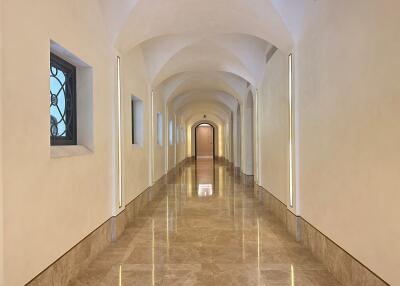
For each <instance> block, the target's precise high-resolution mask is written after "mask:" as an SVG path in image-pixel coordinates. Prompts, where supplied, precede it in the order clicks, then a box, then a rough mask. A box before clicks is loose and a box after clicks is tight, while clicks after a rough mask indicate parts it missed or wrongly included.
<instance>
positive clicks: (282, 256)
mask: <svg viewBox="0 0 400 286" xmlns="http://www.w3.org/2000/svg"><path fill="white" fill-rule="evenodd" d="M72 285H96V286H98V285H104V286H106V285H107V286H113V285H116V286H128V285H129V286H131V285H271V286H278V285H280V286H284V285H290V286H293V285H297V286H300V285H307V286H313V285H324V286H325V285H326V286H333V285H340V284H339V283H337V282H336V281H335V279H334V278H333V277H332V276H331V275H330V274H329V272H328V271H327V270H326V269H325V268H324V266H323V265H321V264H320V263H319V262H318V261H316V260H315V259H314V258H313V257H312V256H311V254H310V253H309V252H308V251H307V250H306V249H305V248H303V247H302V246H301V245H300V244H298V243H297V242H295V241H294V240H293V239H292V238H291V237H290V236H289V235H288V234H287V233H286V231H285V229H284V227H283V226H282V225H281V224H280V223H279V222H278V221H277V220H276V219H275V218H274V217H273V216H272V215H271V214H270V213H268V212H267V211H266V209H265V207H264V206H262V205H261V204H260V203H259V202H258V201H257V199H256V196H255V191H254V190H253V188H252V187H245V186H244V185H243V184H241V183H240V180H239V179H238V178H235V177H233V174H232V172H229V171H228V170H227V167H226V166H225V165H223V164H215V165H214V164H213V162H212V161H211V160H204V161H199V162H198V163H197V164H192V165H189V166H187V167H186V168H185V170H184V171H183V174H182V175H180V176H179V177H177V178H176V179H175V181H174V182H173V183H171V184H168V185H167V186H166V188H165V190H163V192H162V195H161V196H159V197H158V198H156V199H155V200H154V201H153V202H152V203H151V204H150V205H149V206H148V209H147V210H146V212H144V213H142V214H141V215H140V217H138V218H137V220H136V221H135V223H134V224H132V225H131V226H129V227H128V228H127V229H126V231H125V233H124V234H123V235H122V237H121V238H120V239H118V241H117V242H115V243H113V244H112V245H111V246H110V247H108V248H107V249H106V250H105V251H104V252H103V253H102V254H101V255H100V256H99V257H98V258H97V259H96V260H95V261H94V262H93V263H92V264H91V265H90V266H89V268H88V269H82V271H81V274H80V276H79V277H78V278H77V279H76V280H74V281H73V283H72Z"/></svg>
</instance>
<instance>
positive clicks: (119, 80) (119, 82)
mask: <svg viewBox="0 0 400 286" xmlns="http://www.w3.org/2000/svg"><path fill="white" fill-rule="evenodd" d="M117 86H118V197H119V198H118V199H119V203H118V206H119V207H120V208H121V207H122V150H121V149H122V148H121V145H122V142H121V141H122V140H121V59H120V57H117Z"/></svg>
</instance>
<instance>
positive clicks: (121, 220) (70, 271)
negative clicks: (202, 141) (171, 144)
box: [26, 158, 191, 286]
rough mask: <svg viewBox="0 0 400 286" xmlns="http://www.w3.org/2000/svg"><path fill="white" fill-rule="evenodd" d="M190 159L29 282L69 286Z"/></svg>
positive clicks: (41, 285)
mask: <svg viewBox="0 0 400 286" xmlns="http://www.w3.org/2000/svg"><path fill="white" fill-rule="evenodd" d="M190 160H191V158H188V159H185V160H183V161H182V162H180V163H179V164H178V165H177V166H176V167H175V168H173V169H171V170H170V171H169V172H168V174H166V175H164V176H162V177H161V178H160V179H159V180H157V181H156V182H155V183H154V184H153V186H152V187H150V188H147V189H146V190H144V191H143V192H142V193H141V194H140V195H139V196H137V197H136V198H135V199H133V200H132V201H131V202H129V203H128V204H127V205H126V206H125V209H124V210H123V211H122V212H120V213H119V214H118V215H117V216H114V217H111V218H110V219H108V220H107V221H106V222H105V223H103V224H102V225H101V226H99V227H98V228H97V229H96V230H95V231H93V232H92V233H90V234H89V235H88V236H87V237H85V238H84V239H83V240H81V241H80V242H79V243H78V244H76V245H75V246H74V247H73V248H71V249H70V250H69V251H68V252H66V253H65V254H64V255H63V256H61V257H60V258H59V259H58V260H56V261H55V262H54V263H53V264H51V265H50V266H49V267H47V268H46V269H45V270H43V271H42V272H41V273H40V274H38V275H37V276H36V277H35V278H33V279H32V280H31V281H30V282H28V283H27V284H26V285H28V286H43V285H52V286H65V285H68V283H69V281H71V280H72V279H73V278H74V277H76V276H77V274H78V273H79V271H80V270H81V269H83V268H85V266H87V265H89V263H90V262H91V261H93V259H94V258H95V257H96V256H97V255H98V254H99V253H100V252H101V251H102V250H103V249H104V248H105V247H107V246H108V245H109V244H110V243H111V242H112V241H115V240H116V239H117V238H118V237H120V236H121V235H122V233H123V232H124V230H125V228H126V227H127V225H128V224H130V223H132V222H133V221H134V220H135V218H136V217H137V216H138V214H139V213H140V212H141V211H143V210H144V209H145V208H146V206H147V204H148V203H150V202H151V201H152V200H154V199H155V198H156V197H157V195H158V194H160V192H161V191H162V188H163V187H164V186H165V185H166V184H167V183H168V182H172V181H173V180H174V178H175V177H176V176H177V175H178V174H180V172H182V170H183V167H184V166H185V164H187V163H188V162H190Z"/></svg>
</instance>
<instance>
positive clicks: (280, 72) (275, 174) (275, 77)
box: [258, 50, 289, 203]
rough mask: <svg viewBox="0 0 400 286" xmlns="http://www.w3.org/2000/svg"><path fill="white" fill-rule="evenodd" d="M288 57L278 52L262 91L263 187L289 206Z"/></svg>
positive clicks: (270, 63) (271, 62)
mask: <svg viewBox="0 0 400 286" xmlns="http://www.w3.org/2000/svg"><path fill="white" fill-rule="evenodd" d="M287 73H288V67H287V56H286V55H285V54H284V53H282V52H281V51H279V50H277V51H276V52H275V54H274V55H273V56H272V58H271V59H270V60H269V62H268V63H267V65H266V69H265V74H264V79H263V83H262V86H261V88H260V90H259V92H260V94H259V98H258V99H259V104H258V108H259V126H258V128H259V133H260V138H259V140H260V142H259V144H260V157H261V161H260V166H261V168H260V185H261V186H262V187H264V188H265V189H267V190H268V191H269V192H271V193H272V194H273V195H274V196H275V197H277V198H278V199H279V200H280V201H282V202H284V203H287V197H288V195H287V194H288V192H289V184H288V181H289V172H288V170H289V169H288V168H289V164H288V158H289V149H288V148H289V147H288V138H289V120H288V118H289V114H288V76H287Z"/></svg>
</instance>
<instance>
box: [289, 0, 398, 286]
mask: <svg viewBox="0 0 400 286" xmlns="http://www.w3.org/2000/svg"><path fill="white" fill-rule="evenodd" d="M306 11H307V12H306V15H305V17H304V19H305V21H306V22H305V29H304V31H303V36H302V38H301V41H300V42H299V44H298V47H297V49H296V50H295V59H296V62H295V65H296V66H297V71H296V85H297V87H298V88H297V93H298V96H296V100H297V104H298V111H299V112H300V118H299V120H300V122H299V127H300V129H299V130H298V132H297V134H299V133H300V139H299V140H300V146H299V148H300V149H299V151H300V162H299V164H300V192H301V197H300V198H301V201H300V203H301V208H300V209H301V214H302V216H303V217H304V218H305V219H306V220H308V221H309V222H310V223H311V224H313V225H314V226H316V227H317V228H318V229H319V230H320V231H322V232H323V233H324V234H326V235H327V236H329V237H330V238H331V239H333V241H335V242H336V243H337V244H339V245H340V246H342V247H343V248H344V249H345V250H346V251H348V252H349V253H351V254H352V255H353V256H354V257H355V258H357V259H358V260H360V261H361V262H362V263H363V264H365V265H366V266H367V267H369V268H370V269H371V270H372V271H374V272H375V273H377V274H378V275H379V276H381V277H382V278H383V279H385V280H386V281H387V282H388V283H389V284H391V285H398V284H399V281H400V273H399V271H398V265H400V255H399V254H400V245H399V243H398V242H399V240H400V228H399V227H398V225H399V222H398V220H399V218H400V208H399V201H400V192H399V189H400V181H399V179H398V177H399V172H400V165H399V161H400V153H399V145H400V134H399V132H398V130H399V128H398V126H399V124H398V123H399V121H400V113H399V107H400V96H399V94H400V84H399V66H400V58H399V57H398V56H397V54H398V51H399V50H400V38H399V27H400V17H399V11H400V2H399V1H397V0H387V1H375V0H365V1H317V2H312V3H311V1H310V3H308V7H307V9H306Z"/></svg>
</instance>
